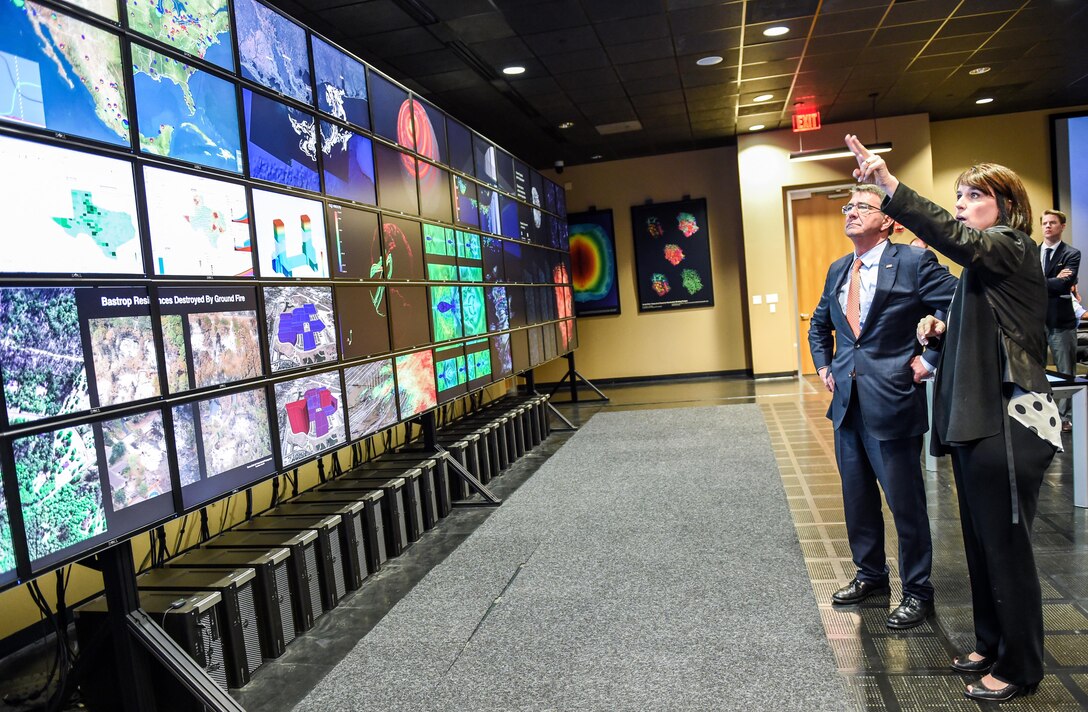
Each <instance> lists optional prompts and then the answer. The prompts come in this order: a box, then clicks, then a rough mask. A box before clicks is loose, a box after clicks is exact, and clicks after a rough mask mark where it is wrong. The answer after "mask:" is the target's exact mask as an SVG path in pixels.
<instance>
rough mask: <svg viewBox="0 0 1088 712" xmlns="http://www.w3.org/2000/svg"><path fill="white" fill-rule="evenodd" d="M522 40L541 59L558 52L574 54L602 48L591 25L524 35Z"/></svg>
mask: <svg viewBox="0 0 1088 712" xmlns="http://www.w3.org/2000/svg"><path fill="white" fill-rule="evenodd" d="M522 39H524V40H525V43H526V44H527V45H529V47H530V48H531V49H532V50H533V51H534V52H536V54H537V55H538V56H541V57H544V56H546V55H549V54H555V53H557V52H574V51H575V50H579V49H595V48H597V47H600V46H601V41H600V40H599V39H597V33H596V32H594V31H593V28H592V27H591V26H590V25H584V26H582V27H573V28H567V29H563V30H553V31H551V32H535V33H533V34H523V35H522Z"/></svg>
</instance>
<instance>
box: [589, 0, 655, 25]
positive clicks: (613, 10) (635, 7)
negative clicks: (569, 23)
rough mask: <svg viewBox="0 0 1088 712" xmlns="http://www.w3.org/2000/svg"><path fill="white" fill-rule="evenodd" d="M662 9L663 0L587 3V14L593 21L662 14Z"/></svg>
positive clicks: (603, 0) (597, 1)
mask: <svg viewBox="0 0 1088 712" xmlns="http://www.w3.org/2000/svg"><path fill="white" fill-rule="evenodd" d="M661 11H662V7H661V0H593V2H590V3H586V14H587V15H589V19H590V20H591V21H592V22H610V21H613V20H621V19H623V18H626V17H638V16H640V15H661V14H662V12H661ZM663 19H664V18H663V17H662V20H663Z"/></svg>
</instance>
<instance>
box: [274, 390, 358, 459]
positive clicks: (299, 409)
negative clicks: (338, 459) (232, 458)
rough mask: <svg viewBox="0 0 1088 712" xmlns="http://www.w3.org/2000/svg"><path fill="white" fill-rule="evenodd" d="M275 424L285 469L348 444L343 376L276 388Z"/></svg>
mask: <svg viewBox="0 0 1088 712" xmlns="http://www.w3.org/2000/svg"><path fill="white" fill-rule="evenodd" d="M276 420H277V425H278V428H279V441H280V456H281V459H282V460H283V466H284V467H291V466H292V465H294V464H295V463H296V462H301V461H302V460H307V459H309V458H311V457H313V456H314V455H318V454H320V453H322V452H325V451H326V450H329V449H332V448H335V447H340V446H342V445H344V444H345V443H346V442H347V435H346V432H345V430H344V404H343V399H342V395H341V392H340V373H339V372H338V371H331V372H329V373H318V374H312V375H307V376H302V377H301V378H296V379H294V380H292V381H285V382H283V383H277V384H276Z"/></svg>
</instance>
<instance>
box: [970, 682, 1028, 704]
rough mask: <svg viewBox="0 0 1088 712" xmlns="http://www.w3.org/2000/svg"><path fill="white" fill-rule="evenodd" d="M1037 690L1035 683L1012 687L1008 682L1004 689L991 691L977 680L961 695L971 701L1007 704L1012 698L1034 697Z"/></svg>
mask: <svg viewBox="0 0 1088 712" xmlns="http://www.w3.org/2000/svg"><path fill="white" fill-rule="evenodd" d="M1037 689H1039V683H1037V682H1036V683H1034V684H1032V685H1014V684H1012V683H1011V682H1010V683H1009V684H1007V685H1005V686H1004V687H1000V688H998V689H996V690H991V689H990V688H988V687H986V686H985V685H983V684H982V681H981V680H979V681H978V682H976V683H972V684H970V685H968V686H967V689H966V690H964V691H963V694H964V696H965V697H969V698H971V699H973V700H982V701H983V702H1007V701H1008V700H1011V699H1012V698H1014V697H1021V696H1024V697H1026V696H1027V695H1034V694H1035V691H1036V690H1037Z"/></svg>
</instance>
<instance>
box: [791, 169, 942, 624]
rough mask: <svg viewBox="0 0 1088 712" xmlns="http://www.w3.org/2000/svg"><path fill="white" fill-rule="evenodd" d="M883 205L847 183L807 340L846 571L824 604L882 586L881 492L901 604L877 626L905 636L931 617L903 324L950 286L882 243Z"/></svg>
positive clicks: (914, 386) (931, 308)
mask: <svg viewBox="0 0 1088 712" xmlns="http://www.w3.org/2000/svg"><path fill="white" fill-rule="evenodd" d="M883 198H884V191H883V190H882V189H881V188H879V187H877V186H875V185H858V186H856V187H855V188H854V190H853V194H852V195H851V197H850V202H849V203H847V204H846V205H844V206H843V214H844V215H846V225H845V227H846V236H847V237H848V238H850V240H851V241H852V242H853V243H854V250H853V252H851V253H850V254H848V255H846V256H844V257H842V258H840V259H838V260H836V261H835V262H834V263H833V264H832V265H831V267H830V269H829V270H828V272H827V279H826V281H825V284H824V290H823V294H822V295H821V297H820V303H819V304H818V305H817V307H816V309H815V311H814V312H813V315H812V321H811V324H810V326H809V332H808V340H809V346H810V348H811V350H812V360H813V362H814V363H815V365H816V369H817V373H819V374H820V378H821V379H822V380H823V383H824V385H825V386H826V387H827V389H828V390H829V391H831V393H832V394H833V398H832V400H831V406H830V408H829V409H828V412H827V417H828V418H830V419H831V421H832V422H833V423H834V426H835V459H836V462H837V463H838V468H839V475H840V477H841V478H842V495H843V508H844V509H845V511H846V532H847V537H848V538H849V540H850V551H851V553H852V555H853V561H854V565H855V566H856V567H857V574H856V575H855V577H854V579H853V580H852V581H851V582H850V583H849V584H847V585H846V586H844V587H843V588H841V589H839V590H838V591H836V592H835V593H834V594H833V595H832V600H833V602H834V603H837V604H852V603H860V602H861V601H864V600H865V599H866V598H868V597H869V596H871V595H872V594H874V593H877V592H884V591H886V590H887V588H888V566H887V563H886V561H885V556H884V518H883V516H882V514H881V504H880V490H881V489H883V491H884V497H885V499H886V500H887V501H888V507H889V508H890V509H891V512H892V517H893V519H894V521H895V528H896V532H897V533H898V536H899V575H900V579H901V580H902V582H903V598H902V600H901V601H900V603H899V605H898V606H897V607H896V608H895V610H893V611H892V612H891V614H890V615H889V616H888V619H887V626H888V627H889V628H892V629H906V628H913V627H914V626H917V625H920V624H921V623H922V622H924V621H925V620H926V618H928V617H929V616H930V615H931V614H932V613H933V585H932V584H931V583H930V580H929V579H930V571H931V569H932V563H933V546H932V542H931V540H930V533H929V516H928V514H927V511H926V491H925V482H924V480H923V478H922V467H921V452H922V435H923V433H925V431H926V430H927V429H928V422H927V417H926V394H925V389H924V387H923V386H922V385H921V384H920V382H921V380H922V379H923V378H925V377H926V376H927V375H928V374H929V373H930V371H932V368H931V367H930V366H929V365H928V364H926V363H925V362H924V361H923V360H922V358H921V356H920V354H919V351H920V348H921V347H920V346H919V345H918V341H917V339H916V337H915V326H916V325H917V324H918V321H919V320H920V319H921V318H922V317H924V316H926V315H928V314H933V313H936V312H942V313H943V312H945V311H947V309H948V305H949V303H950V302H951V301H952V295H953V293H954V292H955V289H956V278H955V277H953V276H952V275H951V274H949V272H948V270H947V269H946V268H944V267H942V266H941V265H940V263H938V262H937V259H936V257H935V256H934V255H933V253H932V252H931V251H929V250H923V249H920V248H917V247H910V246H907V245H897V244H894V243H892V242H891V241H890V240H889V239H888V238H889V236H890V235H891V232H892V228H893V227H894V226H895V221H894V220H892V219H891V218H890V217H888V216H887V215H885V214H884V213H882V212H881V211H880V205H881V201H882V200H883ZM832 332H834V333H835V336H834V337H833V336H832ZM878 483H879V487H878Z"/></svg>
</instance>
